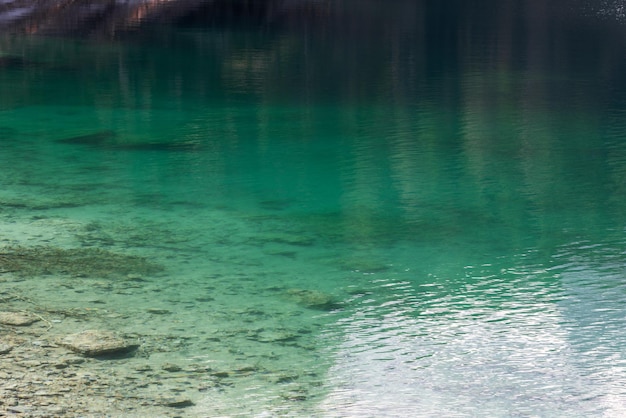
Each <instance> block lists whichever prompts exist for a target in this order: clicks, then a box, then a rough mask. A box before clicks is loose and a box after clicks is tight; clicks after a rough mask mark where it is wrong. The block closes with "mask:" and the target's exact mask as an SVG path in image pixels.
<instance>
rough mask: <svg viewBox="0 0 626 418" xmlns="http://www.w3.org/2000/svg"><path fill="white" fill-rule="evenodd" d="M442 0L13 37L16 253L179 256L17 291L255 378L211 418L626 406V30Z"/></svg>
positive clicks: (0, 82) (6, 159)
mask: <svg viewBox="0 0 626 418" xmlns="http://www.w3.org/2000/svg"><path fill="white" fill-rule="evenodd" d="M418 3H419V2H418ZM523 3H525V4H526V3H528V4H529V5H533V4H534V3H533V2H523ZM419 4H421V3H419ZM506 4H509V3H506ZM422 6H423V5H422ZM422 6H420V7H422ZM535 6H537V4H535ZM423 8H425V9H427V8H426V7H425V6H423ZM417 9H419V7H418V8H417ZM417 9H411V10H412V12H414V13H416V14H415V15H414V17H415V19H416V22H422V23H424V27H423V28H422V29H419V25H414V24H413V23H415V22H413V21H411V22H409V23H411V24H409V25H407V26H402V24H401V22H400V21H399V19H400V16H397V15H393V16H385V17H381V18H380V19H382V22H383V23H385V24H389V25H391V26H384V25H383V26H384V27H383V28H382V29H381V28H377V29H376V30H374V31H373V33H369V34H368V32H367V31H366V30H363V31H359V30H357V29H354V32H350V31H349V30H347V29H346V32H343V30H342V29H341V28H338V27H335V26H333V25H331V24H330V23H328V25H324V24H318V26H315V25H313V27H312V28H308V29H307V31H305V29H306V28H279V29H270V30H268V29H267V27H266V26H262V27H261V28H258V27H257V26H254V25H252V26H243V27H241V26H235V28H230V27H218V28H215V27H212V28H208V29H207V28H206V27H198V26H182V25H181V26H171V27H170V26H167V27H162V28H159V29H158V30H156V29H151V30H147V31H145V32H142V33H141V34H134V35H130V36H127V37H123V38H122V39H116V40H87V39H73V38H67V37H63V38H60V37H28V36H17V35H11V36H6V37H3V38H2V40H1V41H0V53H1V54H2V56H17V57H21V58H23V61H20V62H19V63H18V64H15V65H4V66H0V140H1V144H0V167H1V169H0V185H1V187H0V240H1V242H2V244H3V245H4V246H15V245H20V246H35V245H37V246H41V245H46V246H52V247H55V248H64V249H71V248H101V249H105V250H107V251H111V252H113V253H118V254H128V255H138V256H142V257H146V258H147V259H148V260H150V261H152V262H154V263H157V264H159V265H160V266H163V267H164V271H163V272H160V273H155V274H145V275H143V276H142V280H143V281H139V282H135V281H132V280H131V281H130V282H129V281H115V280H110V279H107V278H100V277H80V276H78V277H77V276H71V275H70V276H69V277H68V276H67V275H63V274H53V275H43V276H41V277H40V276H37V277H31V278H28V279H27V280H26V281H17V282H13V281H12V280H11V278H12V276H11V274H10V273H3V274H2V277H3V282H2V286H3V289H4V290H3V291H4V292H27V294H28V295H29V298H30V299H32V300H36V301H37V303H39V304H41V305H46V306H56V307H58V308H59V309H72V308H81V309H91V310H95V311H97V312H99V313H100V314H99V315H97V316H96V317H95V318H92V321H95V322H96V323H99V324H101V325H102V327H105V328H114V329H117V330H119V331H121V332H125V333H136V334H138V335H142V336H145V338H146V339H147V340H150V339H152V340H154V339H157V337H158V338H161V339H163V340H164V341H168V343H163V346H161V347H155V346H151V347H152V349H153V350H152V351H151V352H150V354H149V358H150V361H154V362H155V364H158V363H159V362H165V361H168V362H178V363H180V364H185V365H192V364H203V365H210V366H211V367H214V369H215V370H222V371H229V373H230V375H231V377H230V379H229V381H228V384H227V385H224V386H221V387H219V388H217V387H210V388H209V389H208V390H203V391H195V392H193V393H192V394H190V395H189V396H191V397H192V398H193V400H194V402H195V403H196V404H195V406H194V407H193V408H192V409H190V410H189V412H184V413H189V416H222V415H224V416H276V415H285V416H337V417H339V416H341V417H347V416H354V417H356V416H359V417H361V416H371V417H374V416H376V417H381V416H394V417H397V416H407V417H408V416H434V415H440V414H442V413H443V414H444V415H446V416H552V417H555V416H572V415H573V414H574V415H577V416H581V415H584V416H619V415H620V413H621V412H623V411H624V410H625V409H626V389H625V388H626V331H625V330H626V315H625V313H626V306H625V300H626V299H625V298H626V282H625V273H626V264H625V261H626V253H625V250H624V249H625V248H626V245H625V244H626V237H625V232H624V231H625V227H626V94H625V93H626V85H625V84H624V82H623V79H622V74H623V72H622V70H624V68H623V67H624V55H625V51H626V49H624V48H625V44H624V41H625V40H626V32H625V29H624V27H623V26H620V24H619V23H616V22H614V21H612V20H611V21H605V20H597V19H596V18H595V17H594V16H588V15H581V16H579V15H576V17H563V18H559V19H557V18H555V17H554V16H552V15H549V18H546V20H547V21H548V23H546V22H543V24H544V26H542V22H541V21H540V20H537V19H534V18H533V14H532V13H531V12H532V10H534V9H532V8H531V6H528V10H531V9H532V10H531V11H527V12H528V16H526V15H524V16H523V17H520V18H519V19H520V20H519V21H518V20H517V19H518V17H516V13H515V10H513V9H509V8H506V7H504V8H503V9H502V10H500V9H499V10H498V11H497V12H494V13H493V15H494V16H495V17H492V18H490V17H489V16H487V17H485V21H481V22H482V25H478V24H476V22H475V20H474V18H471V19H470V18H468V19H467V21H466V20H463V19H461V18H459V17H458V16H457V15H455V14H451V16H452V17H451V16H448V15H446V14H445V13H443V14H442V13H441V10H436V11H431V12H429V13H431V14H425V15H424V16H425V17H423V18H422V17H416V16H419V14H418V13H417V12H418V11H419V10H417ZM427 11H428V10H427ZM540 11H541V10H540ZM374 15H375V13H374ZM400 15H401V14H400ZM437 16H438V19H439V20H437V19H435V17H437ZM496 18H498V19H499V20H498V19H496ZM505 18H508V19H510V22H513V23H514V25H513V29H510V31H509V27H508V26H507V22H508V21H507V20H506V19H505ZM422 19H423V20H422ZM490 19H493V20H490ZM550 19H553V20H556V23H555V21H552V20H550ZM568 19H569V20H568ZM496 22H500V23H501V26H498V25H497V24H496ZM580 22H583V23H584V25H586V26H583V28H584V29H585V30H586V32H585V31H583V30H582V29H580V28H581V26H580V25H581V23H580ZM392 24H393V25H392ZM550 24H552V25H556V26H549V25H550ZM394 25H395V26H394ZM455 25H456V26H455ZM387 27H395V28H399V29H397V30H396V31H395V32H394V30H391V29H390V31H389V32H385V30H386V29H385V28H387ZM441 27H444V28H449V27H453V29H449V30H448V29H441ZM550 28H556V29H554V31H553V32H551V31H550ZM457 29H458V31H457ZM461 29H463V30H461ZM581 33H582V34H581ZM459 34H460V35H459ZM583 34H584V35H586V36H587V38H585V39H587V41H588V43H581V42H580V41H581V39H582V38H581V37H583V36H584V35H583ZM461 35H462V36H461ZM457 36H459V37H458V38H457ZM363 37H364V38H363ZM356 39H361V40H362V42H356ZM129 283H130V284H129ZM157 311H158V312H159V313H158V314H157V315H155V312H157ZM58 326H59V327H60V326H62V324H60V325H58ZM78 326H80V325H78ZM237 371H239V372H237ZM195 379H196V380H197V385H202V382H203V381H206V380H209V379H208V378H207V377H206V376H203V375H201V374H198V375H197V376H196V377H195ZM190 392H191V390H190Z"/></svg>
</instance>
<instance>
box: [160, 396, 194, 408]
mask: <svg viewBox="0 0 626 418" xmlns="http://www.w3.org/2000/svg"><path fill="white" fill-rule="evenodd" d="M161 404H162V405H165V406H169V407H171V408H186V407H188V406H193V405H195V404H194V403H193V402H192V401H191V399H189V398H164V399H162V400H161Z"/></svg>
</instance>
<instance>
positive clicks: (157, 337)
mask: <svg viewBox="0 0 626 418" xmlns="http://www.w3.org/2000/svg"><path fill="white" fill-rule="evenodd" d="M4 219H5V222H4V223H3V225H2V231H3V235H2V247H1V248H0V381H1V382H2V384H0V416H13V415H16V414H18V415H22V416H34V417H40V416H41V417H48V416H49V417H58V416H81V417H86V416H111V417H129V416H138V417H143V416H146V417H147V416H155V417H156V416H159V417H170V416H171V417H174V416H211V417H216V416H281V415H284V416H288V415H290V416H293V415H307V414H310V413H311V412H310V411H311V408H312V407H313V406H312V405H313V404H314V403H315V400H316V399H318V398H319V395H320V394H321V392H322V389H321V388H322V386H323V380H324V371H325V365H324V362H323V361H321V360H320V358H319V356H320V351H319V344H320V342H319V341H318V338H319V336H318V334H319V330H320V329H321V328H322V327H323V324H324V323H326V322H327V321H328V318H330V317H332V315H333V313H332V312H333V307H332V306H329V304H331V300H330V299H325V298H326V297H327V296H326V295H325V294H324V293H322V292H313V291H310V290H307V289H302V288H300V287H298V286H297V283H290V282H289V280H288V279H285V280H284V281H281V280H274V281H272V282H268V281H266V282H263V281H262V283H264V284H260V283H258V282H255V281H253V280H251V279H250V275H251V274H255V273H254V272H255V271H256V272H258V274H261V275H263V274H265V275H271V271H272V269H271V267H268V266H267V263H263V265H257V262H256V261H255V258H254V257H253V256H252V253H250V255H249V256H247V255H245V254H244V255H243V256H236V257H234V256H232V255H229V251H228V248H226V249H224V250H221V252H220V251H216V252H214V254H213V257H209V259H208V260H207V261H206V263H202V262H192V263H185V262H184V261H185V259H186V258H189V257H190V256H189V251H188V252H185V251H182V252H176V251H170V248H165V249H155V248H154V246H153V247H148V246H146V247H145V248H143V249H142V248H140V246H138V245H135V246H134V247H133V248H129V247H130V246H129V245H128V240H129V236H130V235H133V234H134V239H135V240H136V241H137V240H141V239H143V238H141V237H139V234H138V232H137V230H135V232H132V233H131V232H129V231H128V229H126V228H124V227H123V225H124V221H117V222H111V223H107V222H106V221H103V222H101V223H99V224H98V225H95V224H94V223H93V222H90V221H87V222H85V221H83V220H75V219H74V220H72V219H70V218H68V217H61V216H45V217H28V218H21V217H19V216H17V215H16V216H6V217H5V218H4ZM120 225H122V226H120ZM179 227H180V225H179ZM112 231H116V232H117V234H118V235H117V236H116V235H114V234H113V232H112ZM149 233H150V234H152V237H153V239H155V240H160V239H162V238H163V237H162V235H167V236H169V239H170V240H171V241H172V242H174V241H176V236H175V234H174V233H173V232H172V231H159V229H158V228H150V232H149ZM159 234H161V236H158V237H157V235H159ZM187 236H188V237H189V235H187ZM107 239H110V240H111V243H110V245H108V246H103V245H100V246H95V245H93V244H94V243H98V244H102V242H105V241H106V240H107ZM161 242H163V243H164V246H165V247H167V243H166V242H165V241H164V240H163V241H161ZM135 244H136V243H135ZM272 244H273V245H275V246H280V245H286V246H287V247H289V248H291V249H292V250H293V249H294V248H298V246H301V245H302V243H301V242H295V243H294V242H291V243H287V244H285V242H284V237H283V238H281V239H279V240H277V239H273V241H272ZM176 245H178V246H180V245H181V243H180V242H176ZM190 245H192V244H190ZM183 246H184V245H183ZM138 248H139V249H138ZM263 248H265V250H264V251H268V247H267V246H263ZM239 249H240V250H241V251H238V252H239V253H240V252H242V251H243V252H245V251H246V250H245V248H244V247H239ZM270 250H271V251H275V250H276V251H278V249H277V247H271V249H270ZM257 251H259V250H258V249H257ZM290 254H291V253H290ZM260 256H261V257H267V254H266V253H263V254H261V255H260ZM257 257H259V255H257ZM276 257H285V256H284V255H277V256H276ZM270 259H271V257H270ZM163 260H166V262H165V263H164V262H162V261H163ZM225 260H226V261H225ZM270 264H271V262H270ZM173 266H177V267H173ZM220 266H221V267H220ZM276 274H278V276H279V277H280V274H279V273H276ZM282 274H285V273H284V272H283V273H282ZM287 276H289V277H291V276H290V275H289V274H287ZM183 278H184V280H183ZM242 293H245V294H246V296H245V297H243V298H242V296H241V294H242ZM16 318H17V319H16ZM20 318H21V319H20ZM86 330H96V331H112V332H114V333H115V334H116V335H118V336H120V337H121V338H124V339H125V341H129V342H130V343H131V344H133V345H136V346H137V347H138V348H136V349H134V350H130V351H129V352H123V353H119V354H117V353H115V354H113V355H104V356H90V355H83V354H81V353H77V352H74V351H73V350H72V349H70V348H68V347H67V346H65V345H64V344H63V340H64V339H65V338H67V337H68V336H70V335H74V334H76V333H80V332H83V331H86ZM307 411H308V412H307Z"/></svg>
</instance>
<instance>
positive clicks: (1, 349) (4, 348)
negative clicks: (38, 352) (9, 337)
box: [0, 344, 13, 354]
mask: <svg viewBox="0 0 626 418" xmlns="http://www.w3.org/2000/svg"><path fill="white" fill-rule="evenodd" d="M11 350H13V346H10V345H8V344H0V354H7V353H10V352H11Z"/></svg>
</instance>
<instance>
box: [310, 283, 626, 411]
mask: <svg viewBox="0 0 626 418" xmlns="http://www.w3.org/2000/svg"><path fill="white" fill-rule="evenodd" d="M508 290H510V289H508ZM484 296H485V295H484V294H482V297H484ZM541 299H542V297H541V296H540V297H539V298H537V299H535V300H532V299H531V298H529V295H528V294H526V293H523V291H520V292H518V293H517V294H513V295H512V297H510V300H509V301H505V302H501V303H499V304H498V306H494V305H493V304H491V305H490V304H488V303H485V301H484V300H483V299H481V295H480V294H479V293H475V294H472V292H469V293H468V294H466V298H465V299H464V300H461V299H459V298H454V299H451V298H445V297H442V298H440V299H438V300H435V301H432V302H431V303H430V304H431V305H433V306H437V307H438V308H439V309H436V310H434V309H424V310H422V309H421V307H420V306H419V304H417V305H415V304H414V311H413V312H403V313H400V314H398V313H395V314H394V313H389V314H387V315H384V316H382V317H379V318H378V319H374V318H375V317H376V315H375V314H374V311H376V310H378V309H382V307H381V306H373V305H371V304H370V305H368V306H367V307H362V308H361V309H359V310H357V311H356V312H355V313H354V314H353V315H352V316H351V317H350V318H347V319H345V320H344V321H343V323H342V324H341V325H342V328H343V331H344V333H345V335H344V337H343V342H342V344H341V346H340V348H339V350H338V352H337V353H336V358H335V364H334V366H333V367H332V368H331V369H330V371H329V380H330V382H331V386H332V390H331V391H330V393H329V394H328V395H327V397H326V399H325V400H324V402H323V403H322V404H321V406H320V407H321V409H322V414H323V415H324V416H337V417H339V416H341V417H357V416H358V417H374V416H375V417H392V416H393V417H408V416H411V417H415V416H436V415H439V414H441V413H442V411H445V416H516V415H519V416H551V417H557V416H573V415H572V414H581V413H583V414H594V415H595V414H601V415H603V416H620V413H621V412H623V411H624V410H625V409H624V408H625V407H626V404H625V401H626V394H624V393H620V392H619V390H616V388H620V387H626V386H625V385H626V375H625V374H624V373H623V371H624V364H623V361H620V360H619V359H618V358H616V359H614V360H615V363H614V364H606V363H605V364H603V365H602V366H599V365H598V364H597V363H594V361H593V360H591V359H589V358H586V357H587V356H590V355H591V356H592V355H593V354H591V353H585V352H580V350H578V348H577V347H576V343H575V342H574V343H573V342H572V336H571V334H570V320H569V319H568V318H567V317H566V316H565V315H564V313H563V312H562V310H561V307H560V305H559V304H558V303H554V302H552V301H550V300H548V298H545V299H546V300H541ZM450 300H454V301H453V302H450ZM398 306H405V307H406V306H407V303H406V301H405V302H404V303H402V304H400V305H398ZM368 311H369V312H368ZM420 311H421V312H420ZM420 313H421V314H420ZM618 357H619V356H618ZM587 367H591V368H592V369H593V370H589V369H588V368H587Z"/></svg>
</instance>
